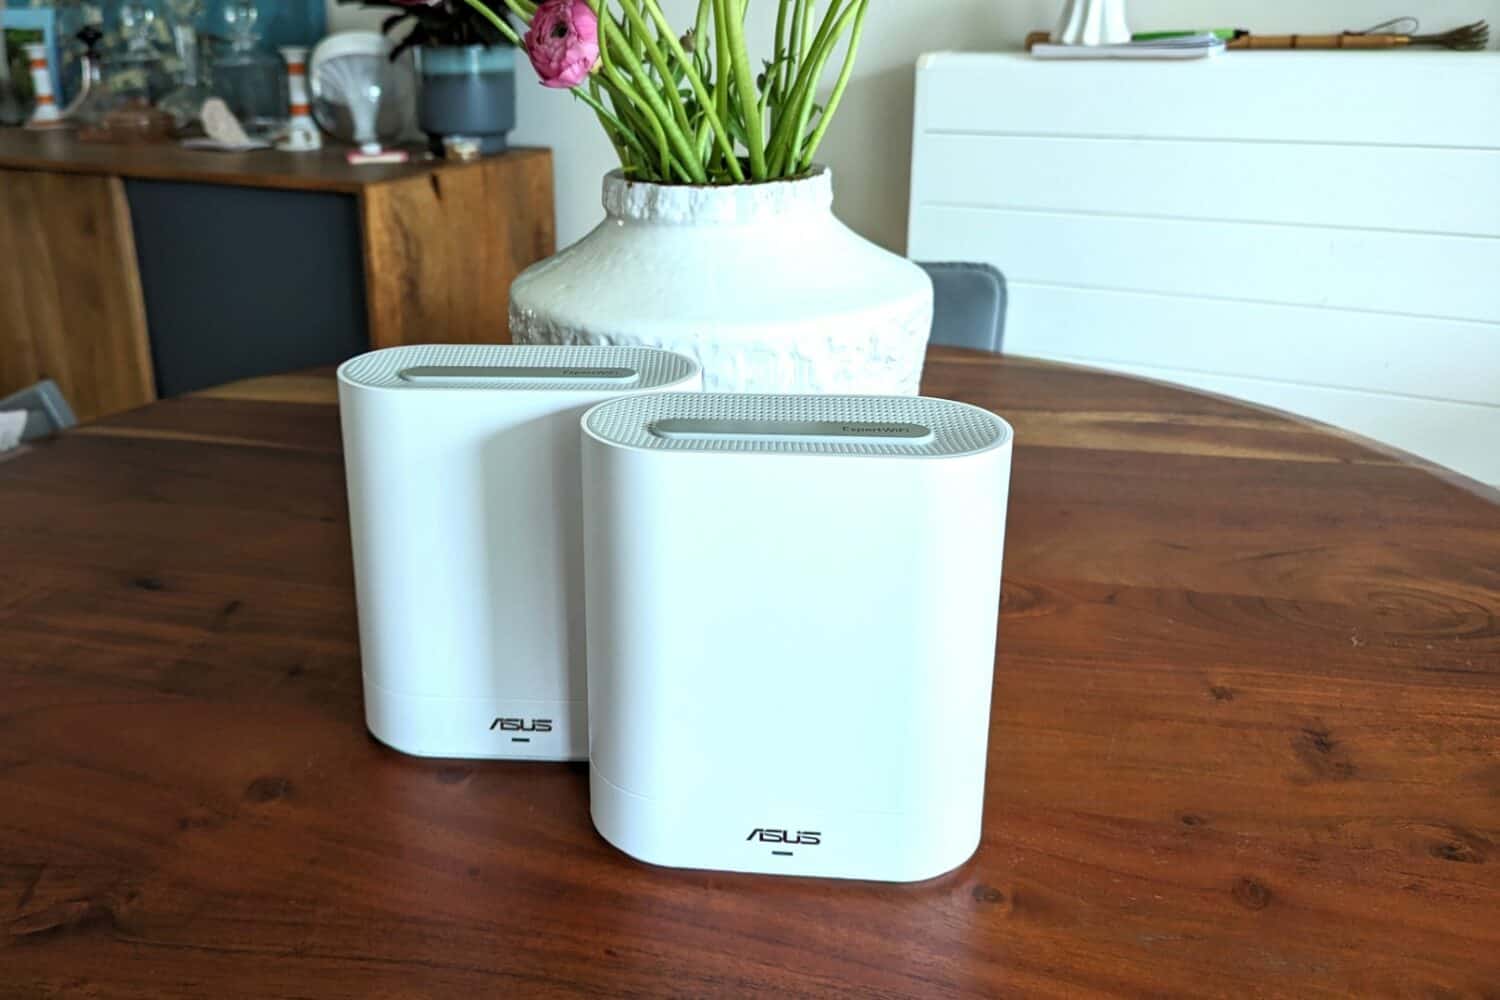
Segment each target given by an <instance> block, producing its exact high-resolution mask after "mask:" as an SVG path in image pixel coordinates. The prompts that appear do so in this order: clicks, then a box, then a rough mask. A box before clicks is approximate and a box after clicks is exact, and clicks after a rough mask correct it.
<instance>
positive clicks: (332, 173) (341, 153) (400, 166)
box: [0, 128, 548, 194]
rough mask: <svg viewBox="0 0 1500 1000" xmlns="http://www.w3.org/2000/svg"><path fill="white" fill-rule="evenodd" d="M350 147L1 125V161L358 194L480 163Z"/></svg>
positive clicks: (531, 153) (520, 154) (528, 154)
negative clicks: (309, 149) (160, 139)
mask: <svg viewBox="0 0 1500 1000" xmlns="http://www.w3.org/2000/svg"><path fill="white" fill-rule="evenodd" d="M348 151H349V147H348V146H341V145H338V144H336V143H329V144H328V145H326V146H325V147H324V148H323V149H322V150H320V151H318V152H314V153H284V152H282V151H280V150H276V149H256V150H250V151H249V152H244V153H227V152H221V151H218V150H206V149H184V148H183V147H182V146H180V145H178V144H176V143H153V144H149V145H119V144H112V143H97V142H80V141H78V138H77V136H76V135H75V134H74V133H73V132H72V131H71V130H66V129H64V130H57V131H50V132H38V131H31V130H28V129H23V128H0V167H12V168H15V169H18V170H45V171H48V172H51V173H79V174H103V175H108V176H114V177H133V178H137V179H141V180H159V181H191V182H197V183H202V184H234V185H237V186H239V187H258V188H281V189H287V190H294V191H342V192H345V193H350V194H357V193H359V192H360V191H362V190H364V189H365V188H366V187H368V186H370V185H372V184H383V183H386V182H388V181H397V180H403V179H406V178H411V177H423V176H427V175H430V174H432V173H433V172H434V171H437V172H441V173H450V172H451V173H462V172H464V171H468V170H473V169H475V168H476V167H477V166H478V165H479V163H482V162H484V161H482V160H481V161H476V162H471V163H449V162H445V161H443V160H428V159H426V158H424V157H423V156H422V155H421V151H420V150H413V151H412V159H411V162H409V163H382V164H364V165H361V166H354V165H352V164H350V163H349V162H348V160H346V159H345V154H346V153H347V152H348ZM547 155H548V154H547V152H546V151H545V150H540V149H515V150H512V151H510V152H508V153H506V154H504V156H505V157H506V158H520V159H523V160H524V159H530V158H535V157H546V156H547Z"/></svg>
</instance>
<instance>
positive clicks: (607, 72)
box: [599, 46, 672, 180]
mask: <svg viewBox="0 0 1500 1000" xmlns="http://www.w3.org/2000/svg"><path fill="white" fill-rule="evenodd" d="M599 67H600V72H602V73H603V74H604V79H605V81H606V83H607V84H608V87H609V91H610V99H611V100H612V101H613V102H614V105H615V109H616V111H617V112H618V113H619V114H620V116H621V117H633V118H635V119H636V126H637V128H639V126H640V125H642V124H644V125H645V126H646V130H647V131H648V132H650V133H651V135H652V136H653V137H654V138H655V139H656V149H657V154H658V155H659V156H660V158H661V176H662V179H663V180H670V179H671V177H672V149H671V146H670V145H669V144H668V141H667V133H666V131H665V130H664V129H663V128H662V127H661V122H660V120H658V118H657V116H656V113H655V112H654V111H652V110H651V107H650V106H649V105H648V104H646V101H645V99H644V98H643V97H641V95H640V94H638V93H636V90H635V88H634V87H633V86H631V84H630V81H629V80H627V79H625V77H624V75H623V74H622V73H620V71H619V70H618V69H616V68H615V63H614V59H613V58H611V56H610V54H609V50H608V49H607V48H605V47H604V46H600V48H599ZM647 162H650V160H649V158H648V160H647Z"/></svg>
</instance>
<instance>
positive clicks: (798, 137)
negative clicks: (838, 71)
mask: <svg viewBox="0 0 1500 1000" xmlns="http://www.w3.org/2000/svg"><path fill="white" fill-rule="evenodd" d="M863 2H864V0H849V3H848V4H847V5H846V6H845V7H844V8H843V9H842V10H839V9H838V5H837V4H835V5H833V6H830V7H829V8H828V14H827V16H826V17H824V19H823V26H822V27H821V28H819V29H818V37H817V38H816V39H815V40H814V42H813V47H812V50H811V52H810V54H809V57H808V60H807V62H806V63H805V64H804V65H803V66H802V68H801V77H800V79H799V80H798V81H797V87H796V89H795V91H794V93H793V96H792V103H791V107H790V108H789V109H788V110H789V111H790V114H789V115H788V116H787V118H785V119H783V121H782V122H781V123H780V128H785V131H779V134H778V136H777V137H775V138H773V140H772V151H771V162H772V165H773V169H774V171H775V173H777V174H778V175H780V174H783V173H785V172H787V171H795V169H796V167H797V164H798V163H800V162H801V159H802V142H803V139H804V138H805V136H806V133H807V123H808V121H809V120H810V119H811V118H812V109H813V104H814V103H815V102H816V99H817V96H818V95H817V90H818V80H819V78H820V77H822V75H823V67H825V66H826V65H827V64H828V59H829V57H830V56H832V55H833V50H834V47H835V46H837V44H838V40H839V38H840V37H842V35H843V34H844V31H845V29H846V28H847V27H848V26H849V20H850V18H851V17H852V16H853V15H854V14H855V13H856V11H857V10H858V9H859V6H860V4H861V3H863ZM835 15H837V19H836V20H835Z"/></svg>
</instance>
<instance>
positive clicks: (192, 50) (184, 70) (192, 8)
mask: <svg viewBox="0 0 1500 1000" xmlns="http://www.w3.org/2000/svg"><path fill="white" fill-rule="evenodd" d="M168 9H169V10H170V11H171V13H172V44H173V46H174V47H175V48H176V50H177V61H178V63H180V64H181V69H180V70H179V71H178V72H179V74H180V76H179V79H178V83H177V86H176V88H175V89H173V90H172V91H171V92H170V93H168V94H167V95H166V96H165V97H163V98H162V99H161V107H162V108H163V109H164V110H166V111H167V112H169V113H170V114H171V115H172V118H173V119H174V120H176V122H177V127H178V128H186V127H188V126H190V125H192V124H193V123H194V122H196V121H198V118H199V115H201V114H202V113H203V102H204V101H206V100H208V99H209V98H210V97H212V96H213V91H212V90H211V89H210V88H209V86H208V84H207V83H206V82H205V81H204V79H203V59H202V56H201V55H200V54H199V46H198V29H197V27H196V26H195V22H196V21H197V20H198V18H199V17H200V16H201V15H202V14H203V0H168Z"/></svg>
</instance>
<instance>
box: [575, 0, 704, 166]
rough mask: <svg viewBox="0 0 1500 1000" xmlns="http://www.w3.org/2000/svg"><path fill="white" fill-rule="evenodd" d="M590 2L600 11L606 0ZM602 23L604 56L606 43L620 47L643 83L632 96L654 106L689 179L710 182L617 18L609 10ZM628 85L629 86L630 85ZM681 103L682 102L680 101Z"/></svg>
mask: <svg viewBox="0 0 1500 1000" xmlns="http://www.w3.org/2000/svg"><path fill="white" fill-rule="evenodd" d="M588 4H589V6H590V7H592V8H593V9H594V10H595V11H596V12H597V11H598V10H599V8H600V7H601V6H602V4H603V0H588ZM599 23H600V24H601V25H603V26H604V39H603V40H602V41H603V44H601V45H600V46H599V51H600V58H601V59H602V58H603V52H604V50H605V47H606V46H615V47H617V48H618V51H619V55H620V56H621V58H622V59H623V60H624V62H625V68H626V70H628V71H629V73H630V76H631V78H632V79H634V80H638V81H641V83H642V86H641V89H640V90H639V91H635V92H634V93H633V94H632V96H639V97H640V98H642V99H643V100H644V101H645V103H646V104H648V105H650V107H651V110H652V111H653V112H654V113H655V115H656V118H657V121H658V123H659V124H660V126H661V128H662V130H663V131H664V132H665V133H666V136H667V141H668V142H669V143H670V144H671V145H672V147H673V149H674V151H675V152H676V154H677V157H678V159H679V160H681V161H682V165H683V167H684V168H685V169H686V170H687V171H688V178H687V179H688V180H690V181H692V182H693V183H695V184H706V183H708V174H707V173H706V172H705V171H704V169H703V164H702V163H701V162H700V161H699V160H698V159H697V158H696V157H695V156H694V155H693V147H692V144H691V143H690V142H689V141H688V138H687V136H686V135H684V134H683V131H682V129H680V128H679V127H678V125H677V120H676V118H675V117H674V116H673V114H672V112H671V110H669V109H668V107H667V105H666V103H665V102H664V101H663V100H662V98H661V95H660V94H658V93H657V92H656V89H655V88H654V87H652V86H651V78H650V76H649V75H648V74H647V73H646V68H645V67H644V66H642V65H641V61H640V59H638V58H636V54H635V49H633V48H631V46H630V43H629V41H627V40H626V38H625V36H624V34H623V33H622V32H621V31H620V28H619V26H618V25H616V24H615V22H614V19H613V18H611V17H609V16H608V13H607V12H606V13H605V14H604V16H602V17H600V18H599ZM666 79H667V80H671V76H670V75H668V76H667V77H666ZM611 82H612V83H613V82H614V81H613V80H611ZM626 86H627V87H628V86H629V85H628V84H627V85H626ZM673 96H674V98H675V97H676V94H675V91H674V94H673ZM678 104H679V105H680V104H681V101H680V100H679V101H678Z"/></svg>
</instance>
